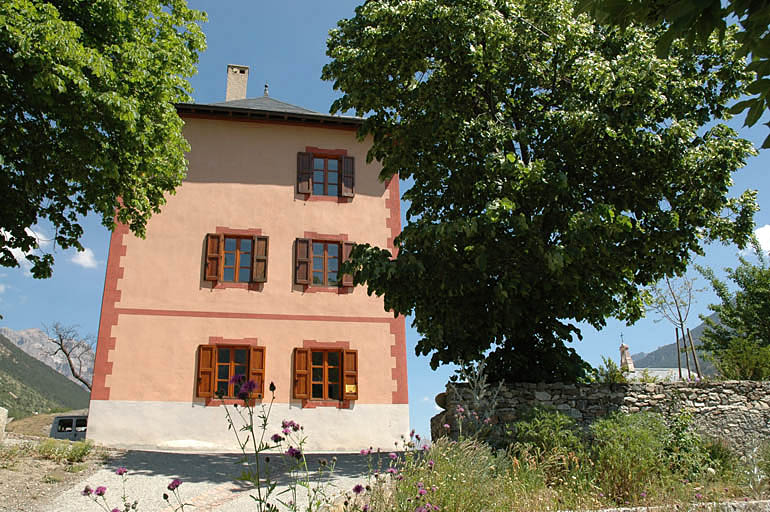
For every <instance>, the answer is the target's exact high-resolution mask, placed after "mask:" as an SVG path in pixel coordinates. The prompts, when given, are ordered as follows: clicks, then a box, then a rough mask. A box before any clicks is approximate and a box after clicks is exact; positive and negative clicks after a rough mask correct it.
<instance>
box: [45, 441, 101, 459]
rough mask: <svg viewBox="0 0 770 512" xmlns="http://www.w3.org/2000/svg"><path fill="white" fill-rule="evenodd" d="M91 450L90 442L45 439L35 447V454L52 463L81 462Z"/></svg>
mask: <svg viewBox="0 0 770 512" xmlns="http://www.w3.org/2000/svg"><path fill="white" fill-rule="evenodd" d="M92 449H93V443H91V441H76V442H72V441H65V440H62V439H46V440H45V441H43V442H41V443H40V444H39V445H38V446H37V454H38V455H39V456H40V457H42V458H44V459H49V460H52V461H54V462H58V463H62V462H69V463H74V462H83V461H84V460H85V459H86V457H88V454H89V453H91V450H92Z"/></svg>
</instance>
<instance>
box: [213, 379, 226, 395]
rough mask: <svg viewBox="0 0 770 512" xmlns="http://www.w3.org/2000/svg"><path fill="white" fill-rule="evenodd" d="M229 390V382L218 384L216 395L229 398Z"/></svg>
mask: <svg viewBox="0 0 770 512" xmlns="http://www.w3.org/2000/svg"><path fill="white" fill-rule="evenodd" d="M227 388H228V383H227V381H224V382H217V392H216V394H217V395H219V394H222V395H224V396H227V395H228V389H227Z"/></svg>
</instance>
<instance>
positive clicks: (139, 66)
mask: <svg viewBox="0 0 770 512" xmlns="http://www.w3.org/2000/svg"><path fill="white" fill-rule="evenodd" d="M203 20H205V15H204V14H202V13H200V12H198V11H195V10H192V9H189V8H188V7H187V4H186V2H185V0H138V1H127V0H88V1H86V0H50V1H42V0H4V1H3V2H0V46H2V48H3V52H2V55H1V56H0V68H1V69H2V70H3V72H2V77H1V78H0V140H2V141H3V143H2V145H0V219H1V220H0V233H2V237H0V238H1V240H0V242H1V245H0V265H3V266H9V267H14V266H17V265H18V263H17V261H16V258H15V257H14V255H13V254H12V250H14V249H17V250H20V251H23V252H24V253H28V254H29V256H28V259H29V260H30V261H31V262H32V263H33V266H32V274H33V275H34V276H35V277H38V278H43V277H49V276H50V275H51V270H52V269H51V266H52V264H53V255H52V254H39V253H36V252H35V253H33V252H32V251H34V250H35V249H37V248H38V245H39V244H38V240H37V237H36V235H35V233H33V232H32V231H30V229H29V228H31V227H32V226H34V225H35V224H36V223H37V222H39V221H41V220H46V221H49V222H50V223H51V224H53V226H54V227H55V228H56V233H55V237H54V239H55V243H56V244H58V245H59V246H61V247H62V248H65V249H66V248H68V247H76V248H77V249H79V250H83V247H82V245H81V244H80V242H79V239H80V237H81V235H82V234H83V229H82V227H81V225H80V221H79V218H80V216H82V215H85V214H86V213H88V212H89V211H94V212H96V213H97V214H99V215H101V217H102V222H103V223H104V225H105V226H107V227H109V228H113V227H114V225H115V222H116V221H119V222H122V223H125V224H128V226H129V227H130V228H131V230H132V231H133V232H134V233H135V234H136V235H138V236H143V235H144V232H145V225H146V223H147V219H148V218H149V216H150V215H151V214H152V213H153V212H155V213H157V212H158V211H160V207H161V206H162V205H163V204H164V203H165V199H164V195H165V194H167V193H169V192H173V190H174V188H175V187H177V186H178V185H179V184H180V183H181V181H182V178H183V177H184V176H185V173H186V168H187V165H186V161H185V158H184V153H185V151H189V145H188V144H187V142H186V141H185V139H184V137H183V136H182V121H181V119H180V118H179V116H178V115H177V114H176V110H175V108H174V105H173V103H174V102H183V101H189V100H190V95H189V93H190V92H191V88H190V85H189V83H188V82H187V77H190V76H192V75H193V74H194V73H195V71H196V69H195V66H196V63H197V61H198V52H199V51H201V50H203V49H204V47H205V37H204V35H203V33H202V31H201V29H200V27H199V26H198V24H199V23H200V22H202V21H203Z"/></svg>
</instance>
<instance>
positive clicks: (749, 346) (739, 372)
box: [713, 338, 770, 380]
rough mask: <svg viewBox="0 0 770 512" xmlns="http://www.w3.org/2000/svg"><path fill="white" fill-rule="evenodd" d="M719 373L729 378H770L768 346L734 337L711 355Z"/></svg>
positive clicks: (769, 347) (769, 351)
mask: <svg viewBox="0 0 770 512" xmlns="http://www.w3.org/2000/svg"><path fill="white" fill-rule="evenodd" d="M713 359H714V365H715V366H716V368H717V370H718V371H719V375H720V376H721V377H723V378H725V379H731V380H767V379H768V378H770V346H761V345H759V344H758V343H755V342H752V341H749V340H747V339H745V338H735V339H733V340H732V342H731V343H730V345H729V346H728V347H727V348H725V349H724V350H721V351H719V352H718V353H716V354H715V355H714V357H713Z"/></svg>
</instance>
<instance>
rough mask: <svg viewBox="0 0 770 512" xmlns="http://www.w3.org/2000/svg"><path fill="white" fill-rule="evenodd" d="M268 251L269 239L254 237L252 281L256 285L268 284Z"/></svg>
mask: <svg viewBox="0 0 770 512" xmlns="http://www.w3.org/2000/svg"><path fill="white" fill-rule="evenodd" d="M267 249H268V237H266V236H255V237H254V265H253V266H252V269H251V271H252V276H251V280H252V281H254V282H255V283H265V282H267Z"/></svg>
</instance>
